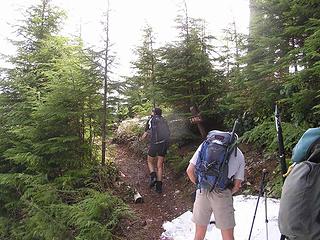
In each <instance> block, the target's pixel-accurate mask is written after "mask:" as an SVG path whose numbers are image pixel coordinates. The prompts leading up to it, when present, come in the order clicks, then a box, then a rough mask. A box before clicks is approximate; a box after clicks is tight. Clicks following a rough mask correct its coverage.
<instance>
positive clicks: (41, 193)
mask: <svg viewBox="0 0 320 240" xmlns="http://www.w3.org/2000/svg"><path fill="white" fill-rule="evenodd" d="M117 177H118V173H117V170H116V168H115V166H114V165H113V164H112V163H109V164H108V165H107V166H91V167H88V168H87V169H79V170H73V171H69V172H66V173H65V174H64V175H63V176H62V177H58V178H56V179H55V180H54V181H48V179H47V178H46V176H45V175H40V174H39V175H28V174H22V173H15V174H13V173H6V174H0V239H10V240H16V239H17V240H18V239H19V240H20V239H24V240H28V239H30V240H49V239H50V240H53V239H56V240H60V239H61V240H68V239H77V240H82V239H83V240H85V239H116V237H117V235H119V234H121V232H119V225H120V223H121V221H122V220H124V219H128V218H132V217H133V213H132V212H131V211H130V210H129V208H128V206H127V205H126V204H125V203H124V202H123V201H122V200H121V199H119V198H117V197H115V196H113V195H111V194H110V192H111V191H109V189H110V188H111V187H112V186H113V184H114V182H115V181H116V179H117Z"/></svg>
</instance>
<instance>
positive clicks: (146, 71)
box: [125, 25, 161, 115]
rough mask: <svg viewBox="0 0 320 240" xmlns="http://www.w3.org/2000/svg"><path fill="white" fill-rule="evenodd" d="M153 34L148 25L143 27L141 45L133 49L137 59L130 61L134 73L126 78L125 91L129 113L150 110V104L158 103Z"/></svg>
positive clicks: (156, 57) (156, 54)
mask: <svg viewBox="0 0 320 240" xmlns="http://www.w3.org/2000/svg"><path fill="white" fill-rule="evenodd" d="M154 45H155V36H154V33H153V30H152V28H151V27H150V26H148V25H147V26H146V27H145V28H144V29H143V39H142V45H141V46H138V47H137V48H136V49H135V53H136V56H137V60H136V61H133V62H132V65H133V69H134V70H135V74H134V76H132V77H128V78H127V80H126V86H127V87H126V91H125V94H126V95H127V97H128V99H127V101H128V108H129V111H130V115H133V113H134V112H144V110H145V109H147V111H148V112H150V108H151V106H153V107H155V106H156V105H158V103H159V101H158V100H159V99H160V97H161V96H160V95H159V89H157V86H156V78H157V75H156V66H157V61H158V50H157V49H155V47H154Z"/></svg>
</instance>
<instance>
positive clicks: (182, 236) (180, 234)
mask: <svg viewBox="0 0 320 240" xmlns="http://www.w3.org/2000/svg"><path fill="white" fill-rule="evenodd" d="M233 200H234V209H235V219H236V226H235V229H234V236H235V239H237V240H248V239H249V234H250V229H251V225H252V221H253V217H254V212H255V208H256V205H257V200H258V197H257V196H244V195H239V196H235V197H234V198H233ZM279 203H280V201H279V200H277V199H272V198H267V220H268V223H267V224H266V221H265V220H266V215H265V212H266V211H265V199H264V197H260V199H259V204H258V208H257V212H256V216H255V220H254V225H253V228H252V233H251V238H250V239H251V240H263V239H267V232H268V239H270V240H276V239H280V236H281V234H280V232H279V229H278V211H279ZM191 217H192V212H190V211H187V212H185V213H183V214H182V215H180V216H179V217H177V218H176V219H173V220H172V221H171V222H165V223H164V224H163V226H162V227H163V228H164V229H165V231H164V232H163V233H162V235H161V239H162V240H193V237H194V232H195V224H194V223H193V222H192V221H191ZM212 220H214V219H213V217H212ZM267 229H268V231H267ZM213 239H214V240H221V239H222V237H221V232H220V230H219V229H217V228H216V227H215V226H214V224H210V225H209V226H208V229H207V234H206V237H205V240H213Z"/></svg>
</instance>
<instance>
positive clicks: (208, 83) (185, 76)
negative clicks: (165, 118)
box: [157, 16, 224, 113]
mask: <svg viewBox="0 0 320 240" xmlns="http://www.w3.org/2000/svg"><path fill="white" fill-rule="evenodd" d="M177 22H178V27H177V28H178V29H179V30H180V32H179V41H177V42H176V43H174V44H168V45H167V46H165V47H163V48H162V49H161V58H160V63H159V67H158V69H159V70H158V72H157V75H158V79H157V86H158V87H159V88H160V89H161V90H162V92H161V93H162V95H163V101H164V102H166V103H168V104H170V105H171V106H173V107H174V108H175V109H177V110H182V111H183V112H189V108H190V106H193V105H195V106H199V107H200V109H202V110H204V111H208V112H211V113H212V112H215V113H217V112H218V109H217V102H218V101H219V98H220V97H221V96H222V95H223V93H221V92H224V83H223V81H224V79H223V77H222V72H221V71H218V70H214V68H213V64H212V62H211V58H210V55H211V51H212V49H213V47H212V46H211V45H210V43H209V42H210V40H211V39H212V36H210V35H207V34H206V32H205V25H204V22H203V21H201V20H196V19H192V18H191V19H190V18H189V17H181V16H179V17H178V18H177Z"/></svg>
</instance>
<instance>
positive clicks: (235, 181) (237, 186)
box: [231, 179, 242, 194]
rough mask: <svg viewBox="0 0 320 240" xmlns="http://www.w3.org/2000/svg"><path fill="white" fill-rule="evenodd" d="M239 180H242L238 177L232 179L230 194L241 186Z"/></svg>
mask: <svg viewBox="0 0 320 240" xmlns="http://www.w3.org/2000/svg"><path fill="white" fill-rule="evenodd" d="M241 182H242V180H240V179H234V180H233V184H234V185H233V188H232V189H231V193H232V194H235V193H236V192H238V191H239V189H240V188H241Z"/></svg>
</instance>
